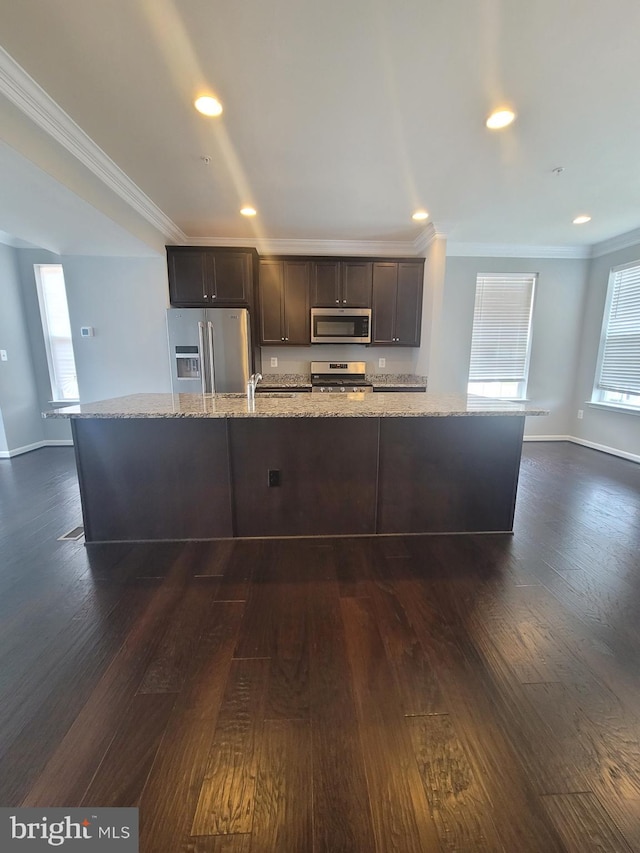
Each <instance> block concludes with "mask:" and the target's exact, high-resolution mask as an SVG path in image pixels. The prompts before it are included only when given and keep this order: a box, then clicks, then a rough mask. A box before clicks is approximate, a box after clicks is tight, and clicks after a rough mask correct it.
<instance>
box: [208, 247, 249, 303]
mask: <svg viewBox="0 0 640 853" xmlns="http://www.w3.org/2000/svg"><path fill="white" fill-rule="evenodd" d="M251 263H252V258H251V255H250V254H249V253H248V252H210V253H209V264H210V268H211V276H210V281H211V299H212V300H215V301H214V302H213V304H214V305H215V303H216V302H225V303H232V304H242V305H248V304H249V301H250V294H251Z"/></svg>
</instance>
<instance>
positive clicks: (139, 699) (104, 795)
mask: <svg viewBox="0 0 640 853" xmlns="http://www.w3.org/2000/svg"><path fill="white" fill-rule="evenodd" d="M174 704H175V696H173V695H172V694H169V693H164V694H156V695H154V694H145V695H138V696H134V697H133V699H132V700H131V703H130V704H129V706H128V707H127V709H126V711H125V713H124V715H123V718H122V722H121V723H120V725H119V726H118V728H117V730H116V733H115V737H114V739H113V741H112V742H111V745H110V746H109V748H108V750H107V752H106V753H105V756H104V758H103V759H102V761H101V762H100V765H99V766H98V768H97V769H96V773H95V775H94V777H93V780H92V781H91V784H90V785H89V787H88V789H87V791H86V792H85V794H84V796H83V797H82V799H81V800H80V802H79V803H78V805H79V806H94V807H96V808H105V807H114V808H115V807H123V808H124V807H132V806H136V805H137V803H138V802H139V799H140V796H141V794H142V790H143V788H144V786H145V784H146V781H147V777H148V775H149V772H150V771H151V766H152V764H153V762H154V759H155V757H156V753H157V752H158V749H159V748H160V744H161V742H162V737H163V735H164V733H165V729H166V727H167V723H168V721H169V716H170V714H171V711H172V710H173V706H174Z"/></svg>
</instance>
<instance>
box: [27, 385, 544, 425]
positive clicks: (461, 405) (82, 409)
mask: <svg viewBox="0 0 640 853" xmlns="http://www.w3.org/2000/svg"><path fill="white" fill-rule="evenodd" d="M547 414H549V412H548V411H546V410H544V409H539V408H536V407H534V406H530V405H526V404H520V403H509V402H505V401H503V400H491V399H488V398H484V397H466V396H464V395H461V394H435V393H428V392H427V393H424V394H415V393H410V392H408V393H402V392H399V393H396V394H375V393H353V392H351V393H345V394H299V393H295V392H292V393H287V392H286V391H285V390H283V391H281V392H275V393H272V394H269V393H266V394H258V395H256V399H255V401H254V402H249V401H248V400H247V397H246V396H245V395H244V394H215V395H212V394H205V395H199V394H132V395H130V396H128V397H115V398H113V399H110V400H100V401H97V402H95V403H83V404H82V405H77V406H68V407H66V408H63V409H54V410H52V411H50V412H46V413H45V414H44V415H43V417H46V418H73V419H76V418H78V419H79V418H421V417H422V418H423V417H460V416H467V415H472V416H478V415H480V416H482V415H487V416H492V415H501V416H504V415H513V416H519V417H522V416H523V415H547Z"/></svg>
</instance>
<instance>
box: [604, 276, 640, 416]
mask: <svg viewBox="0 0 640 853" xmlns="http://www.w3.org/2000/svg"><path fill="white" fill-rule="evenodd" d="M592 401H593V402H595V403H609V404H611V405H615V406H623V407H625V408H630V409H640V263H638V261H635V262H634V263H632V264H626V265H625V266H622V267H614V268H613V269H612V270H611V275H610V276H609V289H608V291H607V302H606V306H605V312H604V319H603V323H602V337H601V340H600V352H599V355H598V367H597V369H596V381H595V386H594V389H593V396H592Z"/></svg>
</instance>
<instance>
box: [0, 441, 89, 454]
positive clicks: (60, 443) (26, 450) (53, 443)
mask: <svg viewBox="0 0 640 853" xmlns="http://www.w3.org/2000/svg"><path fill="white" fill-rule="evenodd" d="M41 447H73V441H72V440H71V439H70V438H52V439H49V440H48V441H36V442H35V443H34V444H25V445H23V446H22V447H14V448H13V450H0V459H11V458H12V457H13V456H20V454H22V453H29V452H30V451H31V450H40V448H41Z"/></svg>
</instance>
